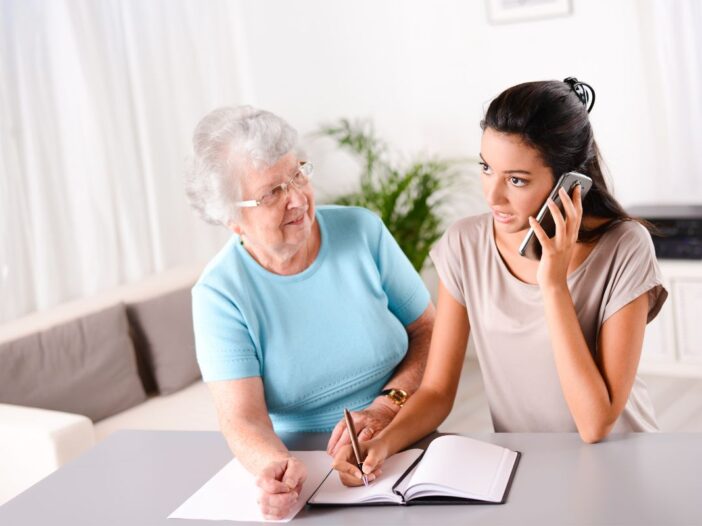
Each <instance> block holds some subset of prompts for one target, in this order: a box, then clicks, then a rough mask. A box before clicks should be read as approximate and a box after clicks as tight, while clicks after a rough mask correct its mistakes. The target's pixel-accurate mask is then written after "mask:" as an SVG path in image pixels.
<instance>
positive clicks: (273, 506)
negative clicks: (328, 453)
mask: <svg viewBox="0 0 702 526" xmlns="http://www.w3.org/2000/svg"><path fill="white" fill-rule="evenodd" d="M305 479H307V468H306V467H305V465H304V464H303V463H302V462H300V461H299V460H298V459H296V458H295V457H289V458H288V459H286V460H278V461H275V462H271V463H270V464H268V465H267V466H266V467H265V468H264V469H263V470H262V471H261V473H260V474H259V476H258V479H257V480H256V485H257V486H258V487H259V489H260V493H259V497H258V504H259V506H260V507H261V511H262V512H263V516H264V518H266V519H273V520H276V519H283V518H285V517H286V516H287V515H288V514H289V513H290V512H291V511H292V508H293V507H294V506H295V503H296V502H297V499H298V498H299V497H300V492H301V491H302V485H303V484H304V482H305Z"/></svg>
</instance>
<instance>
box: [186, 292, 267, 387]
mask: <svg viewBox="0 0 702 526" xmlns="http://www.w3.org/2000/svg"><path fill="white" fill-rule="evenodd" d="M192 298H193V329H194V331H195V349H196V353H197V361H198V364H199V366H200V371H201V372H202V378H203V380H204V381H206V382H211V381H217V380H235V379H239V378H247V377H251V376H261V364H260V361H259V359H258V356H257V355H256V350H255V347H254V344H253V341H252V340H251V336H250V334H249V331H248V328H247V325H246V322H245V319H244V317H243V316H242V314H241V311H240V310H239V309H238V308H237V306H236V305H235V304H234V303H233V302H232V301H231V299H230V298H228V297H227V295H226V294H224V293H223V292H222V291H219V290H217V289H216V288H214V287H212V286H210V285H206V284H197V285H195V287H193V290H192Z"/></svg>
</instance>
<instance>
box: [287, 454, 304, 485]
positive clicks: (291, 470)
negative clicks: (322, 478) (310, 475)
mask: <svg viewBox="0 0 702 526" xmlns="http://www.w3.org/2000/svg"><path fill="white" fill-rule="evenodd" d="M306 478H307V469H306V468H305V465H304V464H303V463H302V462H300V461H299V460H297V459H295V458H291V459H289V460H288V465H287V467H286V469H285V474H284V475H283V483H284V484H285V485H286V486H287V487H288V488H290V489H295V488H296V487H298V486H299V485H301V484H302V483H303V482H305V479H306Z"/></svg>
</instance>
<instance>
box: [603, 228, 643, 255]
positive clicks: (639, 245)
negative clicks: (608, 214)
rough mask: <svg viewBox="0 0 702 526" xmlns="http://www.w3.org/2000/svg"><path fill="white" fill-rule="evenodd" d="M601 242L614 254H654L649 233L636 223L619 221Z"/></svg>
mask: <svg viewBox="0 0 702 526" xmlns="http://www.w3.org/2000/svg"><path fill="white" fill-rule="evenodd" d="M602 241H603V242H604V244H605V245H608V246H609V247H610V248H611V250H612V251H613V252H615V253H620V252H622V253H630V252H634V251H635V252H641V251H644V252H646V253H651V254H653V253H654V249H653V240H652V239H651V233H650V232H649V231H648V230H647V229H646V227H645V226H643V225H642V224H641V223H639V222H638V221H633V220H628V221H620V222H619V223H617V224H616V225H614V226H613V227H612V228H611V229H610V230H608V231H607V232H606V233H605V234H604V238H603V239H602Z"/></svg>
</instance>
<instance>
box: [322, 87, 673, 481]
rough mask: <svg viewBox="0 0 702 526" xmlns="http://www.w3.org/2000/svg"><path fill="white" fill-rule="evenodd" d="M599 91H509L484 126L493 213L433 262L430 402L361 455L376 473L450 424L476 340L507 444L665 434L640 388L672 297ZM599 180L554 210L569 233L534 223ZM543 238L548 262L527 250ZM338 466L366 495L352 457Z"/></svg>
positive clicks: (421, 402)
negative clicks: (524, 250) (605, 149)
mask: <svg viewBox="0 0 702 526" xmlns="http://www.w3.org/2000/svg"><path fill="white" fill-rule="evenodd" d="M593 103H594V91H593V90H592V88H591V87H590V86H589V85H587V84H584V83H581V82H579V81H577V80H576V79H574V78H568V79H566V80H565V81H563V82H558V81H547V82H529V83H525V84H520V85H517V86H514V87H512V88H509V89H508V90H506V91H504V92H503V93H502V94H500V95H499V96H498V97H497V98H496V99H495V100H493V101H492V103H491V104H490V106H489V108H488V110H487V113H486V115H485V119H484V120H483V122H482V123H481V127H482V129H483V136H482V141H481V147H480V148H481V151H480V157H481V165H482V168H483V170H482V175H481V178H482V186H483V194H484V196H485V200H486V202H487V204H488V205H489V207H490V208H491V210H492V212H491V213H488V214H483V215H479V216H474V217H467V218H464V219H462V220H460V221H458V222H457V223H455V224H454V225H452V226H451V227H450V228H449V229H448V231H447V232H446V233H445V235H444V236H443V238H442V239H441V240H440V241H439V243H438V244H437V245H436V247H435V248H434V249H433V251H432V254H431V256H432V259H433V261H434V264H435V266H436V268H437V271H438V274H439V278H440V284H439V300H438V311H437V317H436V322H435V325H434V334H433V336H432V341H431V347H430V351H429V360H428V363H427V368H426V371H425V374H424V378H423V380H422V383H421V386H420V388H419V390H417V391H416V392H415V393H414V395H413V396H412V397H410V399H409V400H408V401H407V403H406V404H405V406H404V407H403V408H402V409H401V410H400V412H399V413H398V415H397V416H396V417H395V419H394V420H393V421H392V422H391V423H390V425H389V426H388V427H386V428H385V429H384V430H383V431H382V432H380V433H378V434H377V435H376V437H374V438H373V439H372V440H369V441H367V442H363V443H362V447H363V449H364V454H365V455H367V456H366V459H365V461H364V464H363V466H364V467H363V470H364V472H366V473H368V474H371V478H373V476H375V475H377V474H378V473H379V468H380V466H381V464H382V461H383V460H384V459H385V458H387V457H388V456H389V455H392V454H393V453H395V452H397V451H399V450H401V449H402V448H404V447H406V446H408V445H409V444H411V443H413V442H415V441H416V440H418V439H420V438H421V437H423V436H425V435H426V434H428V433H430V432H431V431H433V430H434V429H436V428H437V426H438V425H439V424H440V423H441V422H442V421H443V420H444V419H445V418H446V416H447V415H448V414H449V412H450V410H451V407H452V405H453V401H454V398H455V395H456V390H457V387H458V381H459V377H460V371H461V366H462V364H463V359H464V354H465V350H466V344H467V342H468V336H469V335H470V336H471V337H472V338H473V340H474V343H475V349H476V352H477V355H478V359H479V362H480V368H481V371H482V374H483V378H484V381H485V389H486V394H487V398H488V402H489V406H490V412H491V415H492V420H493V425H494V428H495V431H498V432H519V431H521V432H530V431H531V432H569V431H576V430H577V431H578V433H580V436H581V437H582V439H583V440H584V441H585V442H589V443H592V442H597V441H599V440H601V439H602V438H604V437H605V436H606V435H607V434H608V433H610V432H612V431H615V432H630V431H653V430H656V429H657V426H656V422H655V419H654V415H653V408H652V406H651V403H650V400H649V398H648V394H647V391H646V387H645V385H644V384H643V383H642V382H641V380H640V379H639V378H638V377H637V376H636V369H637V366H638V362H639V357H640V354H641V347H642V343H643V336H644V328H645V326H646V323H647V322H649V321H651V320H652V319H653V318H654V317H655V316H656V314H657V313H658V311H659V310H660V308H661V306H662V304H663V302H664V301H665V299H666V297H667V292H666V290H665V289H664V288H663V286H662V284H661V275H660V270H659V268H658V265H657V262H656V258H655V254H654V251H653V244H652V242H651V237H650V234H649V232H648V231H647V229H646V228H645V227H644V226H643V225H642V224H641V223H640V222H637V221H636V220H633V218H631V217H630V216H628V215H627V213H626V212H625V211H624V209H623V208H622V207H621V206H620V205H619V204H618V203H617V201H616V200H615V199H614V197H612V195H611V194H610V193H609V191H608V190H607V186H606V184H605V180H604V176H603V172H602V168H601V160H600V156H599V152H598V148H597V145H596V143H595V140H594V138H593V132H592V127H591V125H590V121H589V117H588V112H589V110H590V109H591V108H592V105H593ZM569 171H578V172H580V173H584V174H586V175H588V176H589V177H590V178H591V179H592V182H593V184H592V188H591V189H590V191H589V193H588V194H587V195H586V197H585V198H584V199H583V200H582V202H581V198H580V197H581V190H580V188H579V187H576V189H575V190H574V191H573V193H572V195H571V196H569V195H568V194H567V193H566V192H565V191H561V193H560V198H561V200H562V201H563V203H564V209H565V213H564V214H562V213H561V212H560V210H559V209H558V207H557V206H556V205H554V204H553V203H552V202H551V203H550V204H549V208H550V211H551V213H552V214H553V216H554V219H555V223H556V233H555V235H554V236H553V237H552V238H549V237H548V236H547V235H546V233H545V232H544V230H543V229H542V228H541V227H540V225H539V224H538V223H537V222H536V221H535V220H534V216H535V215H536V213H537V211H538V210H539V208H540V207H541V205H542V204H543V203H544V201H545V200H546V198H547V197H548V195H549V193H550V191H551V189H552V188H553V187H554V184H555V182H556V180H557V179H558V178H559V176H560V175H561V174H563V173H565V172H569ZM530 226H533V227H534V229H535V231H536V235H537V237H538V239H539V241H540V243H541V245H542V252H543V254H542V256H541V259H540V260H538V261H534V260H531V259H527V258H525V257H522V256H521V255H520V254H519V252H518V248H519V245H520V243H521V242H522V240H523V239H524V236H525V234H526V232H527V230H528V229H529V227H530ZM335 467H336V469H337V470H338V471H339V472H340V475H341V478H342V480H343V481H344V482H345V483H347V484H350V485H355V484H358V483H359V481H360V475H361V473H360V471H359V469H358V468H357V467H356V466H355V465H354V463H353V461H352V453H351V452H350V450H349V448H348V447H344V448H342V449H340V450H339V451H338V453H337V454H336V456H335Z"/></svg>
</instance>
